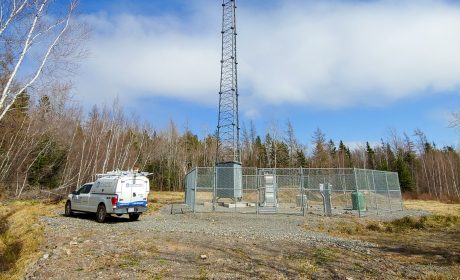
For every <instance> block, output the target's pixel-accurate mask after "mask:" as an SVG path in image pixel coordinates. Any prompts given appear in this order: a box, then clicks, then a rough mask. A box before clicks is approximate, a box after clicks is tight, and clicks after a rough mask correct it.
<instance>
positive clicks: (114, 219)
mask: <svg viewBox="0 0 460 280" xmlns="http://www.w3.org/2000/svg"><path fill="white" fill-rule="evenodd" d="M60 216H61V217H64V218H67V217H66V216H64V214H61V215H60ZM69 219H82V220H90V221H93V222H95V223H97V222H96V214H95V213H73V215H72V217H69ZM140 219H142V216H141V218H140ZM130 222H137V221H131V220H130V219H129V218H128V216H121V217H118V216H109V217H107V219H106V220H105V222H104V224H118V223H130Z"/></svg>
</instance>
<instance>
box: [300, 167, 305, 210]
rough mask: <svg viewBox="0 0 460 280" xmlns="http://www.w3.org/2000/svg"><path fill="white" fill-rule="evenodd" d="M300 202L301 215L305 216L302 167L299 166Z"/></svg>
mask: <svg viewBox="0 0 460 280" xmlns="http://www.w3.org/2000/svg"><path fill="white" fill-rule="evenodd" d="M300 195H301V196H300V203H301V204H302V208H301V210H302V216H305V197H304V195H305V191H304V187H303V169H302V167H300Z"/></svg>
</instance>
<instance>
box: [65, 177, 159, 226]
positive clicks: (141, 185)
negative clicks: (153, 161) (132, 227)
mask: <svg viewBox="0 0 460 280" xmlns="http://www.w3.org/2000/svg"><path fill="white" fill-rule="evenodd" d="M147 175H148V173H140V172H137V171H113V172H109V173H107V174H98V175H97V177H98V179H97V180H96V181H95V182H94V183H86V184H84V185H83V186H82V187H81V188H80V189H79V190H77V191H74V192H72V193H71V194H69V196H68V200H67V202H66V204H65V215H66V216H72V214H73V213H74V212H90V213H96V220H97V221H98V222H100V223H102V222H104V221H105V220H106V218H107V216H109V215H110V214H116V215H118V216H121V215H123V214H128V215H129V219H130V220H137V219H139V216H140V215H141V214H142V213H143V212H145V211H146V210H147V199H148V195H149V191H150V185H149V179H148V178H147Z"/></svg>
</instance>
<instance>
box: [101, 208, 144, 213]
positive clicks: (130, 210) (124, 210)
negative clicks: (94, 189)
mask: <svg viewBox="0 0 460 280" xmlns="http://www.w3.org/2000/svg"><path fill="white" fill-rule="evenodd" d="M146 210H147V207H145V206H133V207H117V208H112V212H110V213H109V214H130V213H139V214H140V213H142V212H145V211H146Z"/></svg>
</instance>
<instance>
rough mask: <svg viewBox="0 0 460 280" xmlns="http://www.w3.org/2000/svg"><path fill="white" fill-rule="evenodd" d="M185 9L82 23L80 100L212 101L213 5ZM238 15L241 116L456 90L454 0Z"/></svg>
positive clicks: (458, 44) (304, 5) (459, 64)
mask: <svg viewBox="0 0 460 280" xmlns="http://www.w3.org/2000/svg"><path fill="white" fill-rule="evenodd" d="M197 3H198V4H197ZM190 5H195V6H196V7H194V9H193V11H195V12H193V14H192V15H190V16H187V17H185V18H184V19H181V18H179V17H178V16H174V15H172V16H171V15H165V16H162V17H145V16H143V17H139V16H135V15H129V14H124V15H116V16H113V17H110V18H109V17H107V16H106V15H103V14H102V15H101V14H98V15H87V16H82V17H83V18H85V19H86V20H87V21H88V22H89V23H90V24H91V25H93V26H94V35H93V38H92V40H91V41H90V42H89V49H90V52H91V55H90V58H89V59H88V61H86V62H85V65H84V66H83V70H82V74H81V76H80V78H79V79H78V81H77V90H78V91H79V94H82V96H83V97H85V98H88V99H90V100H91V101H92V102H94V100H95V101H100V100H104V99H105V100H107V99H110V98H111V97H113V96H115V95H119V96H120V97H121V98H122V99H127V98H135V97H140V96H168V97H173V98H180V99H186V100H190V101H192V102H198V103H202V104H210V105H214V104H217V92H218V82H219V81H218V79H219V70H220V65H219V59H220V57H219V56H220V45H219V44H220V39H219V36H220V34H219V30H220V26H219V16H220V14H219V13H220V8H219V5H217V4H216V5H215V6H216V7H213V6H210V5H209V2H204V1H200V2H195V3H194V4H190ZM238 17H239V18H238V34H239V38H238V40H239V41H238V46H239V62H240V68H239V81H240V94H241V97H240V98H241V99H240V100H241V103H242V109H243V110H244V111H246V114H247V115H253V114H254V112H257V110H256V109H255V108H256V107H258V106H261V105H264V104H275V105H276V104H310V105H314V106H326V107H343V106H353V105H361V104H365V105H369V104H373V105H376V106H379V105H381V104H382V103H387V102H391V101H394V100H398V99H401V98H405V97H408V96H412V95H423V94H436V93H441V92H443V91H448V90H456V89H458V88H459V87H460V51H459V50H460V36H459V35H458V34H459V31H460V7H459V6H458V5H456V4H452V3H451V2H443V1H371V2H364V1H363V2H361V1H359V2H352V1H349V2H346V3H340V2H324V1H311V2H310V1H308V2H302V1H280V4H279V5H277V6H276V7H271V8H267V9H263V10H259V9H258V7H257V6H256V5H252V6H251V4H249V3H245V2H242V1H241V2H240V4H239V14H238Z"/></svg>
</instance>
